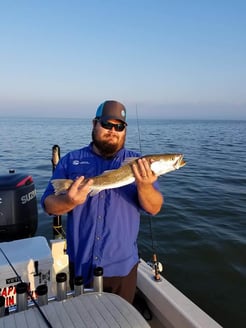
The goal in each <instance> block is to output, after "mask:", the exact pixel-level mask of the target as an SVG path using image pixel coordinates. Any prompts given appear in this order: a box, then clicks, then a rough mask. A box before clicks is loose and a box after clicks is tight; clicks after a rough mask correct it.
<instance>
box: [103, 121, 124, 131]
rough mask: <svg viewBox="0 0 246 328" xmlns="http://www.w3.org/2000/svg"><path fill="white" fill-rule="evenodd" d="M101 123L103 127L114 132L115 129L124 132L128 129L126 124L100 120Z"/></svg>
mask: <svg viewBox="0 0 246 328" xmlns="http://www.w3.org/2000/svg"><path fill="white" fill-rule="evenodd" d="M99 122H100V124H101V126H102V127H103V128H104V129H106V130H112V129H113V128H114V129H115V131H117V132H122V131H123V130H124V129H125V127H126V124H125V123H110V122H108V121H103V120H99Z"/></svg>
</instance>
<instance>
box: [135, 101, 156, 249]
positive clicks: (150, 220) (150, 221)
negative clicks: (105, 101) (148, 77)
mask: <svg viewBox="0 0 246 328" xmlns="http://www.w3.org/2000/svg"><path fill="white" fill-rule="evenodd" d="M136 118H137V127H138V142H139V150H140V153H141V154H142V143H141V134H140V124H139V117H138V106H137V105H136ZM148 218H149V230H150V238H151V247H152V251H153V252H154V253H156V252H155V247H154V234H153V227H152V218H151V216H150V215H148Z"/></svg>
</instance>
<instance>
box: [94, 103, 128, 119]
mask: <svg viewBox="0 0 246 328" xmlns="http://www.w3.org/2000/svg"><path fill="white" fill-rule="evenodd" d="M96 118H100V119H102V120H110V119H111V120H119V121H122V122H124V123H125V124H127V123H126V109H125V106H124V105H122V104H121V103H120V102H118V101H115V100H106V101H104V102H103V103H102V104H100V105H99V106H98V108H97V111H96Z"/></svg>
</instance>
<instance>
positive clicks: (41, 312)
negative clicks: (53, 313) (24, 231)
mask: <svg viewBox="0 0 246 328" xmlns="http://www.w3.org/2000/svg"><path fill="white" fill-rule="evenodd" d="M0 251H1V253H2V254H3V256H4V258H5V259H6V261H7V262H8V264H9V266H10V267H11V269H12V270H13V272H14V273H15V275H16V277H17V279H18V281H20V282H21V283H24V281H23V280H22V279H21V276H20V275H19V274H18V272H17V271H16V269H15V267H14V266H13V264H12V263H11V261H10V259H9V258H8V256H7V255H6V253H5V252H4V251H3V249H2V248H1V247H0ZM26 292H27V295H28V296H29V297H30V298H31V300H32V302H33V304H34V305H35V306H36V308H37V309H38V311H39V313H40V314H41V316H42V318H43V319H44V321H45V323H46V325H47V327H49V328H53V327H52V325H51V323H50V322H49V320H48V319H47V317H46V315H45V314H44V312H43V311H42V309H41V308H40V306H39V304H38V303H37V302H36V300H35V298H34V297H33V295H32V293H31V291H30V290H28V289H27V291H26Z"/></svg>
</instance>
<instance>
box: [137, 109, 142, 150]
mask: <svg viewBox="0 0 246 328" xmlns="http://www.w3.org/2000/svg"><path fill="white" fill-rule="evenodd" d="M136 117H137V127H138V143H139V151H140V153H141V155H142V145H141V135H140V126H139V120H138V105H136Z"/></svg>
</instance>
